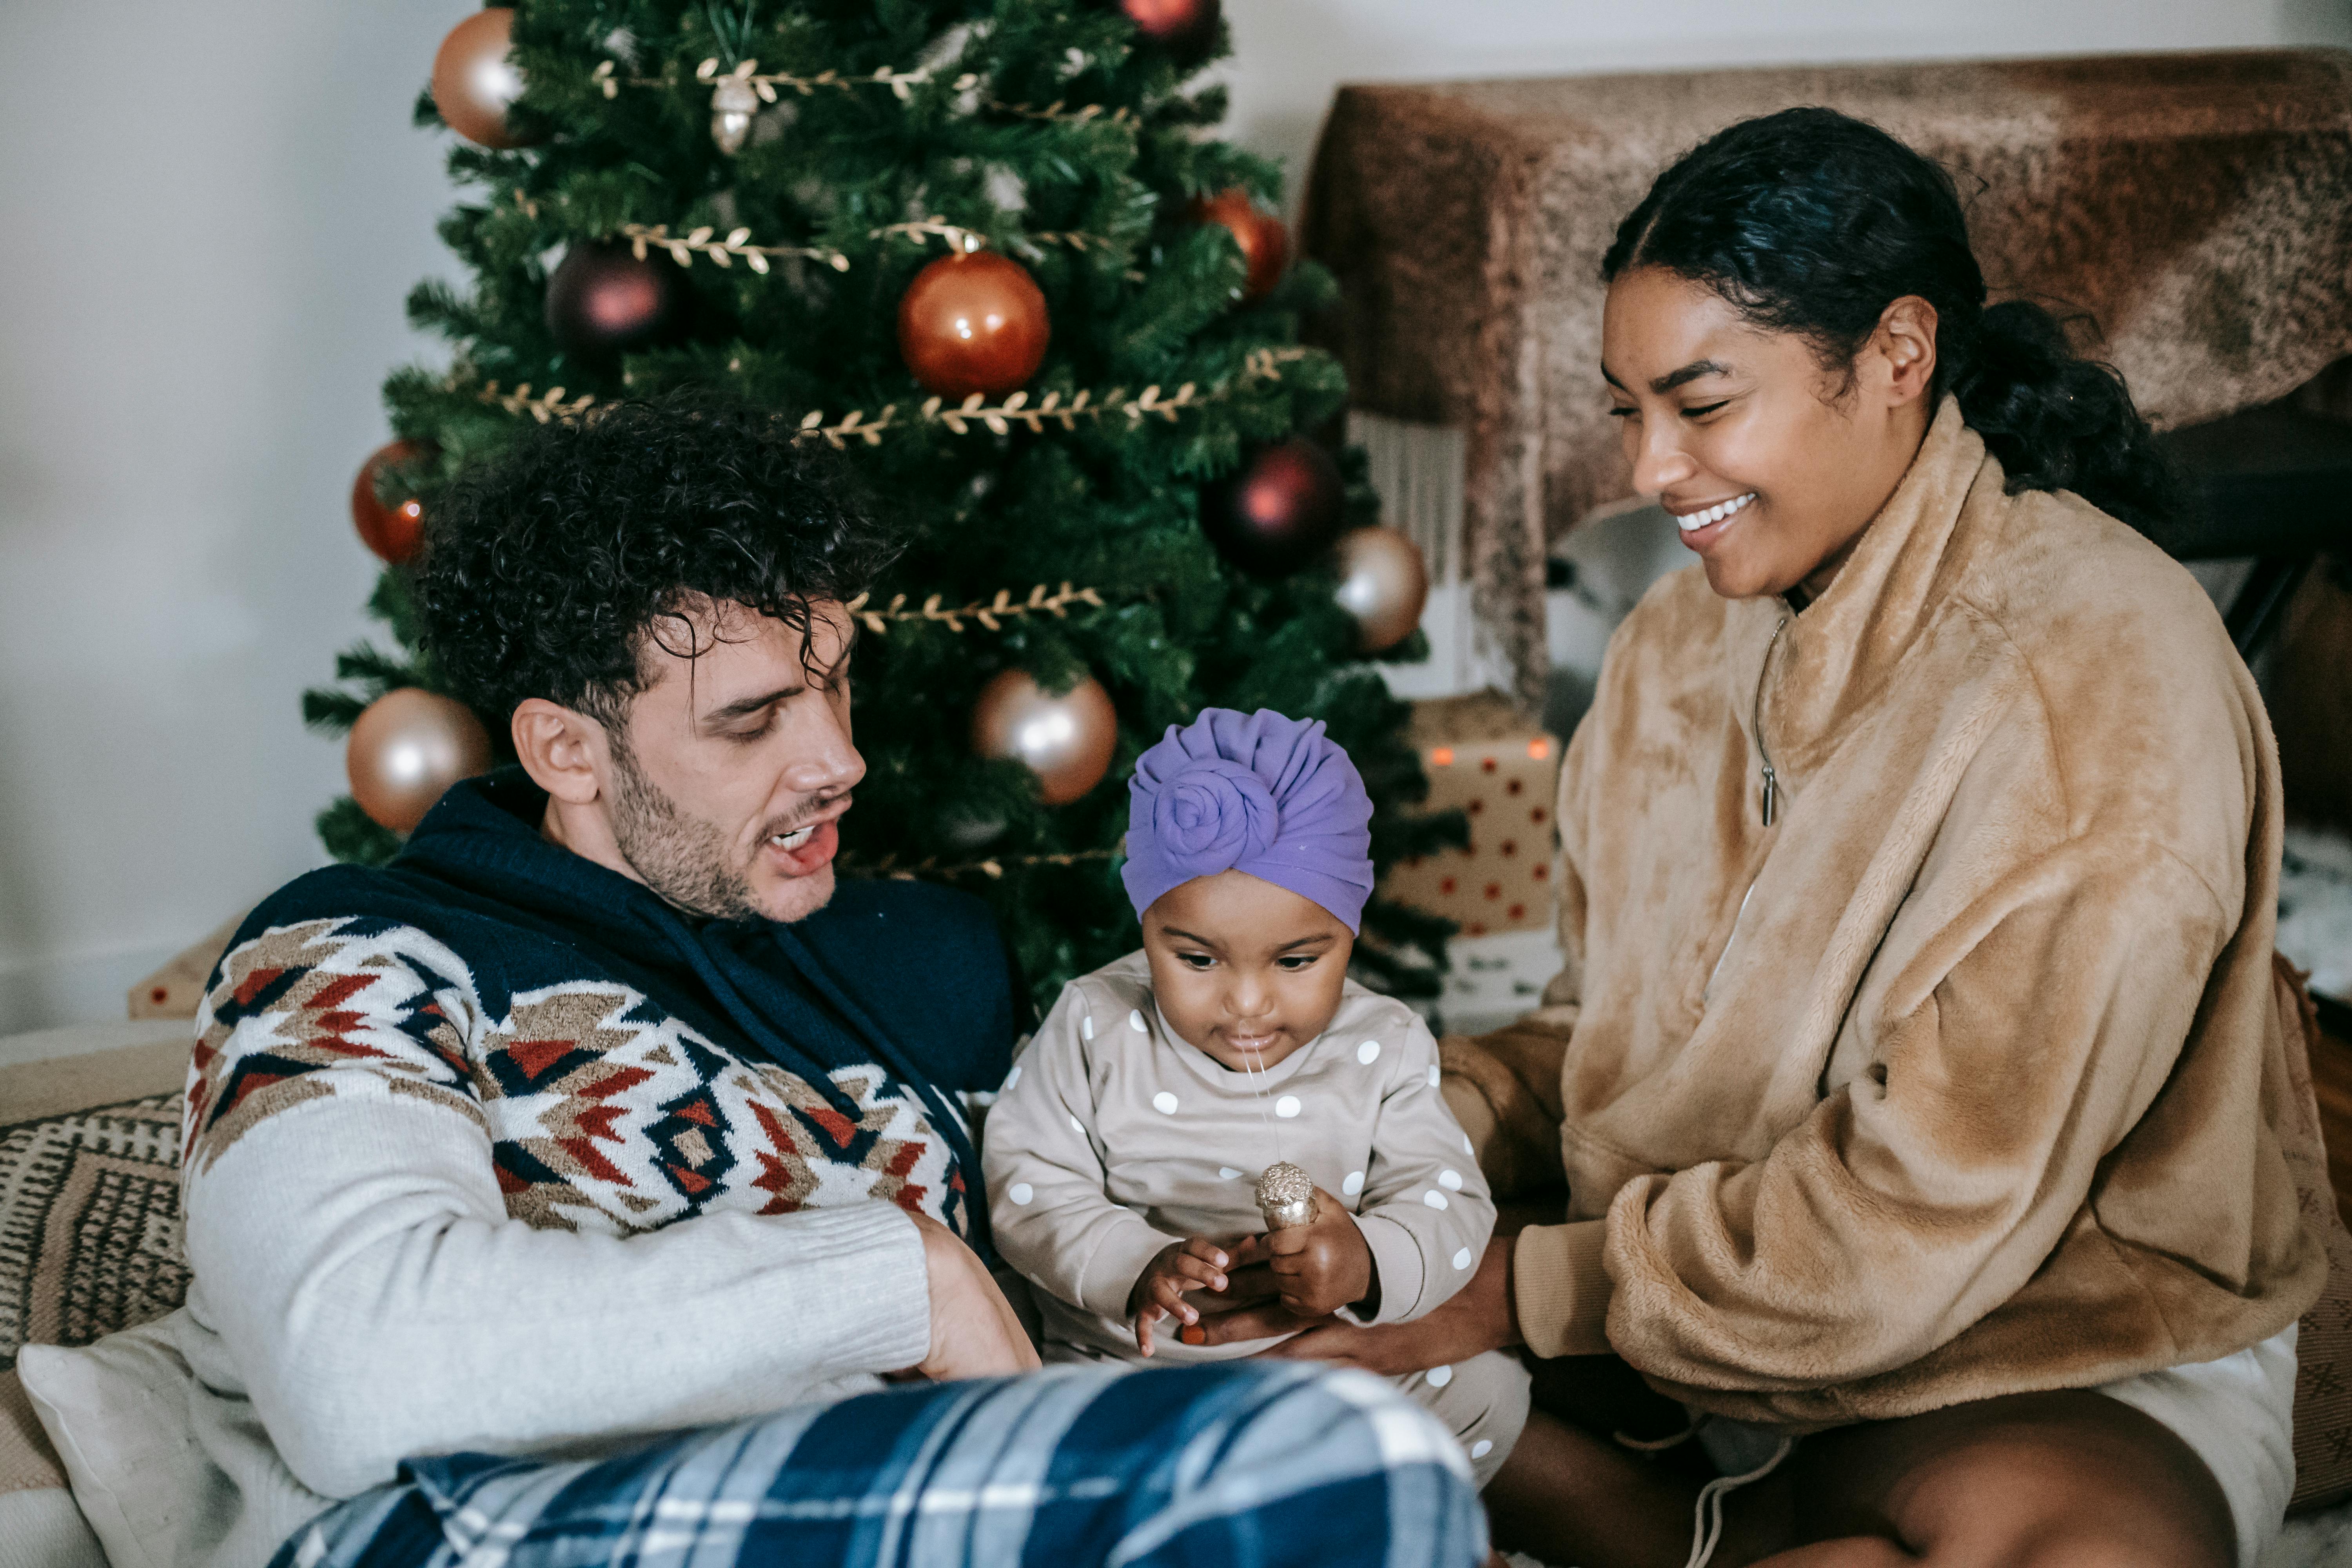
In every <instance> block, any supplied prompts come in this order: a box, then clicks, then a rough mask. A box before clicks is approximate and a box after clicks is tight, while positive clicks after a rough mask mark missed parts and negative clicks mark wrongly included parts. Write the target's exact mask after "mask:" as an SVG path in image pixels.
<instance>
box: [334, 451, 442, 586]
mask: <svg viewBox="0 0 2352 1568" xmlns="http://www.w3.org/2000/svg"><path fill="white" fill-rule="evenodd" d="M433 458H434V448H433V447H432V446H431V445H430V444H429V443H426V442H424V441H394V442H393V443H392V444H391V445H390V446H388V447H377V448H376V449H375V450H374V451H373V452H372V453H370V454H369V456H368V460H367V461H366V462H364V463H362V464H361V465H360V472H359V478H357V479H353V480H352V527H354V528H356V529H358V530H359V531H360V542H362V543H363V544H365V545H366V546H367V547H368V548H369V549H370V550H373V551H374V552H376V553H377V554H378V555H380V556H382V557H383V559H384V561H385V562H387V563H390V564H392V565H394V566H405V565H407V564H408V563H410V562H411V561H414V560H415V559H416V548H417V546H418V545H420V544H422V543H423V542H424V536H425V506H424V503H423V502H421V501H419V500H417V499H416V498H415V496H410V497H408V498H407V499H406V500H403V501H401V502H400V503H399V504H398V505H396V506H386V505H385V504H384V503H383V499H382V497H383V489H382V485H381V481H382V479H383V474H384V471H385V470H386V469H391V470H394V472H395V473H397V472H398V471H400V470H402V469H415V468H419V467H421V466H423V465H424V464H425V463H429V462H431V461H432V460H433Z"/></svg>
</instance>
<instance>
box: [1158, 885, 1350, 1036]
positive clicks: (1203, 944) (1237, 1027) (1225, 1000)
mask: <svg viewBox="0 0 2352 1568" xmlns="http://www.w3.org/2000/svg"><path fill="white" fill-rule="evenodd" d="M1355 946H1356V940H1355V938H1354V937H1353V936H1351V935H1350V934H1349V931H1348V928H1347V927H1346V926H1344V925H1342V924H1340V923H1339V917H1337V916H1336V915H1334V914H1332V913H1331V911H1330V910H1327V909H1325V908H1324V907H1323V906H1322V905H1320V904H1318V903H1317V902H1316V901H1315V900H1312V899H1307V898H1302V897H1300V896H1299V895H1298V894H1297V893H1294V892H1292V891H1291V890H1290V889H1287V888H1277V887H1276V886H1275V885H1274V884H1273V883H1272V882H1266V881H1261V880H1260V879H1257V878H1255V877H1253V876H1251V875H1249V874H1248V873H1247V872H1245V871H1222V872H1219V873H1218V874H1217V875H1216V876H1213V877H1196V878H1194V879H1192V881H1189V882H1185V883H1181V884H1180V885H1179V886H1177V887H1174V888H1171V889H1169V890H1168V891H1167V892H1165V893H1162V894H1160V898H1159V900H1158V901H1157V902H1155V903H1154V904H1153V905H1152V906H1151V907H1150V909H1148V910H1144V911H1143V951H1144V952H1145V954H1146V955H1147V956H1148V957H1149V958H1150V961H1151V989H1152V993H1153V994H1154V995H1156V996H1157V997H1158V998H1159V1001H1160V1012H1161V1013H1163V1014H1165V1015H1166V1016H1167V1018H1168V1022H1169V1025H1170V1026H1171V1027H1173V1028H1174V1029H1175V1031H1176V1033H1177V1034H1179V1035H1180V1036H1181V1037H1183V1039H1184V1041H1185V1043H1186V1044H1187V1045H1191V1046H1193V1047H1198V1048H1199V1049H1201V1050H1202V1051H1205V1052H1207V1053H1208V1054H1209V1055H1210V1056H1211V1057H1213V1058H1215V1059H1216V1060H1217V1061H1219V1062H1221V1063H1223V1065H1224V1066H1226V1067H1229V1068H1234V1070H1235V1071H1241V1070H1244V1069H1246V1068H1269V1067H1272V1066H1273V1065H1274V1064H1275V1063H1276V1062H1278V1061H1280V1060H1282V1058H1285V1057H1286V1056H1288V1055H1289V1054H1290V1053H1291V1052H1293V1051H1295V1050H1297V1049H1298V1048H1299V1047H1301V1046H1304V1045H1306V1044H1307V1042H1308V1041H1309V1040H1312V1039H1313V1038H1315V1037H1316V1036H1318V1035H1319V1034H1321V1033H1322V1032H1323V1031H1324V1030H1325V1029H1326V1028H1328V1027H1329V1026H1330V1023H1331V1015H1332V1014H1334V1013H1337V1012H1338V1011H1339V987H1340V985H1341V984H1344V983H1345V982H1346V980H1347V978H1348V959H1349V955H1350V954H1351V953H1352V952H1354V951H1355Z"/></svg>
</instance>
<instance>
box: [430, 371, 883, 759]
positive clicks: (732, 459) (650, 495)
mask: <svg viewBox="0 0 2352 1568" xmlns="http://www.w3.org/2000/svg"><path fill="white" fill-rule="evenodd" d="M793 435H794V426H793V423H792V422H791V421H790V420H788V419H786V418H783V417H782V416H778V415H776V414H774V413H772V412H769V411H764V410H760V409H755V408H751V407H747V406H744V405H740V404H734V403H728V402H721V401H715V400H712V399H710V398H709V397H708V396H698V395H684V396H677V397H670V398H665V399H663V400H660V401H657V402H634V403H618V404H613V405H608V406H606V407H604V408H603V409H600V410H598V411H597V412H596V413H595V414H594V415H593V416H590V417H588V418H584V419H583V420H581V421H579V422H578V423H576V424H549V425H546V426H540V427H538V428H535V429H532V430H530V431H529V432H527V433H525V434H524V435H523V436H522V437H520V438H519V439H518V440H517V441H516V442H515V443H514V445H513V446H512V447H509V448H508V449H507V450H506V451H504V452H502V453H500V454H499V456H498V457H496V458H493V459H491V460H489V461H488V462H486V463H484V464H482V465H481V466H479V467H478V468H473V469H471V470H469V471H467V472H465V473H463V474H461V475H460V476H459V478H458V479H457V481H456V482H455V483H453V484H452V485H451V486H450V487H449V489H448V490H447V491H446V493H445V494H444V495H442V496H441V497H440V498H438V500H436V503H435V505H434V506H433V508H432V509H431V513H430V517H429V519H428V521H427V522H426V525H425V551H424V554H423V557H422V559H421V561H420V563H419V564H418V567H417V571H416V580H415V592H416V600H417V605H418V608H419V611H420V614H421V618H422V621H423V642H424V646H425V652H426V654H427V655H428V656H429V657H430V658H431V659H432V660H433V665H434V668H435V670H436V673H437V674H438V675H439V676H440V678H441V679H443V680H444V681H446V683H447V684H448V686H449V687H450V689H452V690H453V692H454V693H455V694H456V695H457V697H459V698H460V699H462V700H465V701H466V702H468V703H470V704H471V705H472V706H474V707H475V708H476V709H478V710H480V711H482V712H483V713H485V714H489V715H494V716H503V715H506V714H509V713H512V712H513V711H514V710H515V707H516V705H517V704H519V703H520V702H522V701H523V700H525V699H527V698H531V697H540V698H545V699H547V700H550V701H552V702H558V703H561V704H562V705H563V706H565V707H567V708H571V709H573V710H577V711H579V712H583V713H586V714H588V715H590V716H591V717H593V718H594V719H596V720H597V721H600V722H602V723H604V724H605V725H606V726H607V727H612V726H614V725H615V724H616V723H617V722H618V721H619V720H620V719H621V717H622V716H623V715H624V714H625V711H626V709H627V706H628V702H629V700H630V699H632V698H634V697H635V696H636V695H637V694H638V693H639V692H641V691H643V690H644V689H646V685H647V684H648V680H647V678H646V671H647V668H648V667H647V666H646V663H645V662H644V660H643V658H642V656H643V655H644V653H645V652H646V642H647V639H648V638H649V637H653V636H655V635H656V632H657V629H658V626H659V623H662V622H664V621H666V620H674V621H676V622H677V623H678V626H679V629H680V630H681V631H688V630H689V629H690V628H689V626H688V623H687V621H686V619H685V616H684V615H683V613H682V612H684V611H685V610H688V609H691V608H693V607H694V606H695V605H697V603H698V600H701V599H704V598H708V599H710V600H715V601H730V600H731V601H733V602H734V603H737V604H740V605H748V606H749V607H751V609H754V610H756V611H758V612H760V613H761V615H764V616H773V617H775V618H776V619H778V620H780V621H782V622H783V623H784V624H785V625H787V626H792V627H793V629H795V630H798V631H802V632H805V631H806V630H807V627H808V613H809V612H808V606H809V603H810V602H811V601H812V600H824V599H849V598H854V597H855V596H856V595H858V594H860V593H862V592H864V591H865V590H866V588H867V587H869V586H870V585H871V584H872V583H873V581H874V578H875V577H876V575H877V574H879V573H880V572H881V571H882V569H883V568H884V567H885V566H887V565H888V564H889V563H890V562H891V560H892V559H893V558H894V557H895V556H896V555H897V554H898V551H899V549H900V548H901V546H902V543H903V542H902V541H901V540H900V539H899V538H898V536H897V534H896V533H895V532H894V531H892V530H891V529H889V528H887V527H886V526H885V525H884V524H883V523H881V522H880V521H877V519H876V518H875V517H874V516H873V515H872V514H871V513H870V512H869V511H868V510H866V507H865V506H863V505H862V504H861V503H860V501H859V500H858V499H857V498H856V495H855V494H854V493H853V491H852V489H851V488H850V485H849V482H848V479H847V476H846V475H845V472H844V470H843V468H842V467H841V465H840V464H839V462H838V460H837V459H835V457H834V455H833V454H832V453H831V452H830V451H828V450H824V449H823V448H821V447H818V446H817V445H816V444H814V443H801V442H796V441H795V440H794V439H793ZM662 640H663V644H664V646H666V647H672V648H673V649H675V650H677V651H681V652H683V651H686V650H687V649H688V648H689V647H692V646H693V643H692V640H691V637H690V636H689V637H680V638H673V637H663V639H662ZM706 646H707V645H706Z"/></svg>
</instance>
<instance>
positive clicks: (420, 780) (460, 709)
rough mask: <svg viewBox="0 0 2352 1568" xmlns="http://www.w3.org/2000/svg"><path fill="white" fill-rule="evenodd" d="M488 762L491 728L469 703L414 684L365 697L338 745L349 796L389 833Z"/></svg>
mask: <svg viewBox="0 0 2352 1568" xmlns="http://www.w3.org/2000/svg"><path fill="white" fill-rule="evenodd" d="M489 765H490V737H489V733H488V731H486V730H484V729H483V728H482V721H480V720H479V719H477V718H475V717H474V710H472V709H470V708H468V707H467V706H466V705H465V704H464V703H462V702H459V701H457V700H456V699H455V698H449V697H443V696H440V695H438V694H437V693H435V692H431V691H427V690H425V689H423V688H422V687H416V686H404V687H402V688H401V689H399V690H397V691H387V692H385V693H384V694H383V696H382V697H379V698H377V699H376V700H374V701H373V702H371V703H369V704H368V705H367V710H366V711H364V712H362V714H361V715H360V716H359V720H358V721H357V722H355V723H354V724H352V735H351V740H350V741H349V742H347V743H346V744H345V746H344V748H343V768H344V771H345V772H346V773H349V774H350V775H351V781H352V799H353V800H355V801H357V802H359V803H360V809H361V810H362V811H364V812H366V813H367V814H368V816H371V817H373V819H374V820H375V821H376V822H378V823H380V824H382V825H383V826H385V827H389V828H391V829H392V830H393V831H394V833H406V832H407V831H408V830H409V829H411V828H413V827H415V826H416V825H417V824H418V823H420V822H422V821H424V820H425V813H426V812H428V811H430V810H432V809H433V803H434V802H436V801H437V800H439V799H440V798H441V796H442V795H443V794H445V793H446V791H447V790H448V788H449V786H450V785H451V784H456V783H457V781H458V780H459V779H467V778H471V777H473V776H474V775H475V774H476V773H483V772H486V771H488V768H489Z"/></svg>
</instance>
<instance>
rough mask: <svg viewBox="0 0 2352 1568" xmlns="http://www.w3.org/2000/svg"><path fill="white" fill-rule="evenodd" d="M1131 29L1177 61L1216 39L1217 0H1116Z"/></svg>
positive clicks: (1208, 46)
mask: <svg viewBox="0 0 2352 1568" xmlns="http://www.w3.org/2000/svg"><path fill="white" fill-rule="evenodd" d="M1118 8H1119V9H1120V10H1121V11H1122V12H1124V13H1126V15H1127V19H1128V20H1129V21H1130V22H1132V23H1134V24H1135V30H1136V31H1137V32H1139V33H1140V34H1142V35H1143V37H1146V38H1148V39H1150V41H1151V42H1152V43H1154V44H1157V45H1158V46H1159V47H1160V48H1162V49H1165V50H1166V51H1167V52H1168V53H1169V54H1170V55H1171V56H1173V57H1174V58H1176V59H1178V60H1179V61H1184V62H1190V61H1192V60H1197V59H1199V58H1202V56H1204V55H1206V54H1207V53H1208V52H1209V50H1210V49H1211V47H1213V46H1214V45H1215V43H1216V41H1217V20H1218V18H1219V17H1220V16H1223V14H1224V11H1223V6H1222V5H1220V4H1219V3H1218V0H1118Z"/></svg>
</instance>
